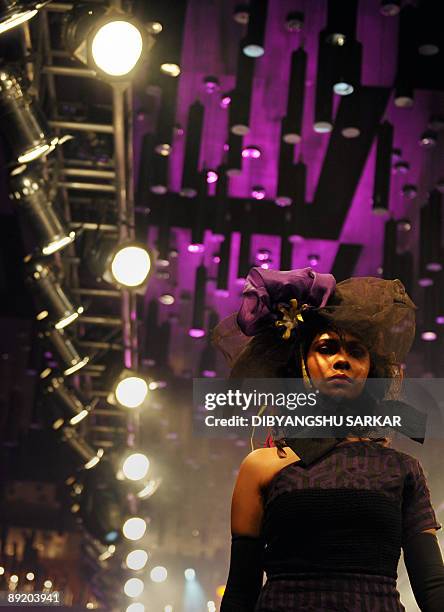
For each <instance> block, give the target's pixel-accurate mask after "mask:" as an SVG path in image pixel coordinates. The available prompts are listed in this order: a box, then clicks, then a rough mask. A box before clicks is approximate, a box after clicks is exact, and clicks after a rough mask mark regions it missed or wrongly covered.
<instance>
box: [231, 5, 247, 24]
mask: <svg viewBox="0 0 444 612" xmlns="http://www.w3.org/2000/svg"><path fill="white" fill-rule="evenodd" d="M233 19H234V21H235V22H236V23H238V24H240V25H247V24H248V20H249V19H250V6H249V5H248V4H237V5H236V6H235V7H234V11H233Z"/></svg>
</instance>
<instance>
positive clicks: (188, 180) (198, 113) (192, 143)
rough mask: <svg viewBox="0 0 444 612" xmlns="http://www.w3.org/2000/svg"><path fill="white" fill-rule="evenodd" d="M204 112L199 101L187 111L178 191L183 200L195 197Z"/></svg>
mask: <svg viewBox="0 0 444 612" xmlns="http://www.w3.org/2000/svg"><path fill="white" fill-rule="evenodd" d="M204 110H205V109H204V106H203V105H202V104H201V103H200V102H199V101H196V102H194V103H193V104H192V105H191V106H190V108H189V111H188V120H187V128H186V142H185V155H184V160H183V173H182V187H181V190H180V195H181V196H183V197H185V198H194V197H195V196H196V195H197V189H198V182H199V174H198V172H199V155H200V145H201V140H202V134H203V122H204Z"/></svg>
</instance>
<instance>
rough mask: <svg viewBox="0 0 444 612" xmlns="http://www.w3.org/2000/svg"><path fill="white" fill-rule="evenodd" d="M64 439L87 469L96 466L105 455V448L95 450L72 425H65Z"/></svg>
mask: <svg viewBox="0 0 444 612" xmlns="http://www.w3.org/2000/svg"><path fill="white" fill-rule="evenodd" d="M61 431H62V441H63V442H66V443H67V444H68V446H69V447H70V448H71V449H72V450H73V451H74V452H75V453H76V454H77V455H78V456H79V457H80V459H81V460H82V463H83V467H84V468H85V470H90V469H91V468H93V467H95V466H96V465H97V464H98V463H99V461H100V459H101V458H102V457H103V449H102V448H99V449H98V450H97V451H95V450H94V449H93V448H92V447H91V446H90V445H89V444H88V443H87V442H85V440H84V439H83V438H82V437H81V436H79V435H78V433H77V432H76V430H75V429H73V428H72V427H63V429H62V430H61Z"/></svg>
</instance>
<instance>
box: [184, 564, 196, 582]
mask: <svg viewBox="0 0 444 612" xmlns="http://www.w3.org/2000/svg"><path fill="white" fill-rule="evenodd" d="M184 576H185V580H188V581H191V580H195V579H196V572H195V570H194V569H193V568H192V567H189V568H187V569H186V570H185V571H184Z"/></svg>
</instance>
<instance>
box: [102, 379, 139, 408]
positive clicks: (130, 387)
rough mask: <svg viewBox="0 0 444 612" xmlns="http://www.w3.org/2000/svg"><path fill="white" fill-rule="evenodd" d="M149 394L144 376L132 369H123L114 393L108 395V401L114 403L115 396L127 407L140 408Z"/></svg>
mask: <svg viewBox="0 0 444 612" xmlns="http://www.w3.org/2000/svg"><path fill="white" fill-rule="evenodd" d="M147 395H148V384H147V382H146V380H145V379H144V378H142V377H141V376H139V375H137V373H136V372H132V371H131V370H123V371H122V373H121V374H120V376H119V378H118V379H117V381H116V383H115V385H114V390H113V393H111V394H110V395H109V396H108V402H109V403H111V404H112V403H114V398H115V400H117V402H118V403H119V404H120V405H121V406H123V407H125V408H138V407H139V406H141V405H142V404H143V402H144V401H145V399H146V397H147Z"/></svg>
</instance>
